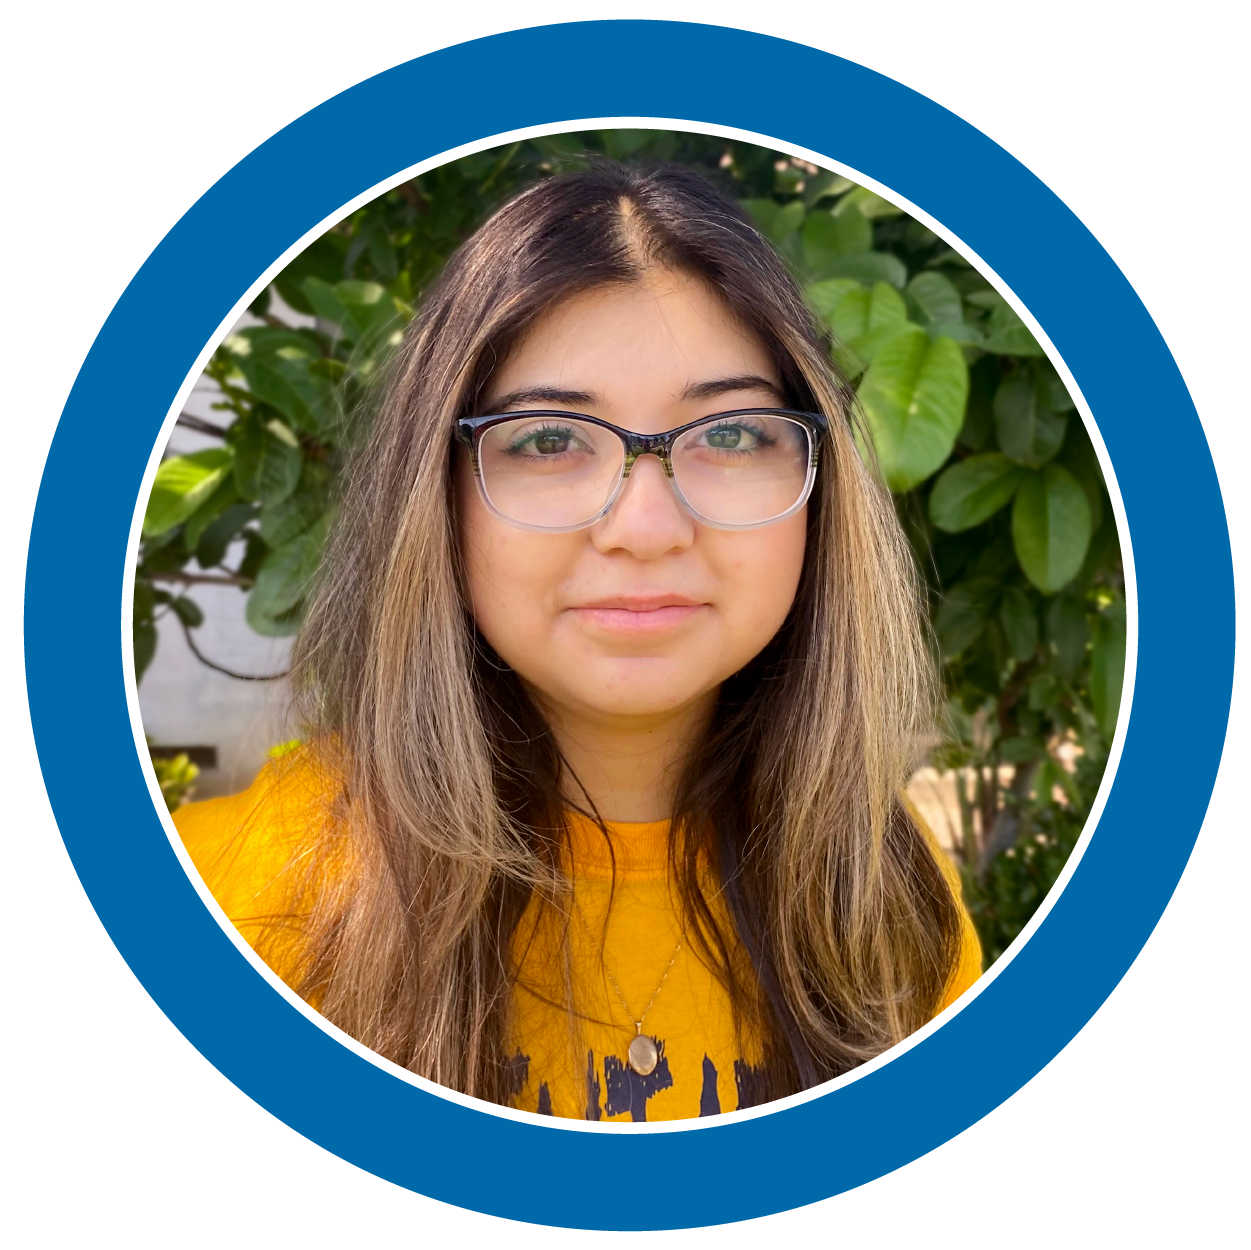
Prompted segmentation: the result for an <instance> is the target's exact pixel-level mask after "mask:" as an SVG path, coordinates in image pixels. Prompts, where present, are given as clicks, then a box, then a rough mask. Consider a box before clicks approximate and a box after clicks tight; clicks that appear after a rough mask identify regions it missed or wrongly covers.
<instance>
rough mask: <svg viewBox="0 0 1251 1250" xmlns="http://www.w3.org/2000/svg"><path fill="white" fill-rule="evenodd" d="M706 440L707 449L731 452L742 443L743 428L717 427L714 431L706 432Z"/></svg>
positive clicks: (733, 426) (732, 426)
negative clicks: (717, 448) (715, 448)
mask: <svg viewBox="0 0 1251 1250" xmlns="http://www.w3.org/2000/svg"><path fill="white" fill-rule="evenodd" d="M707 438H708V446H709V447H720V448H722V449H724V450H733V449H734V448H736V447H738V445H739V443H740V442H741V441H742V438H743V427H742V426H741V425H719V426H718V427H717V428H716V429H715V430H709V431H708V435H707Z"/></svg>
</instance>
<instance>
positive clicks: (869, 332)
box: [830, 282, 909, 373]
mask: <svg viewBox="0 0 1251 1250" xmlns="http://www.w3.org/2000/svg"><path fill="white" fill-rule="evenodd" d="M830 328H831V329H832V330H833V331H834V334H835V337H836V338H837V339H838V340H839V341H840V343H842V344H843V345H844V346H845V347H846V348H848V349H850V353H851V358H852V359H853V360H854V362H855V364H856V365H857V366H858V367H855V368H853V369H852V370H851V372H853V373H859V372H862V371H863V370H864V368H865V367H866V366H867V365H871V364H872V363H873V359H874V357H875V356H876V355H877V353H878V351H879V350H880V349H881V348H882V347H884V346H885V345H886V344H887V343H889V342H890V341H891V339H893V338H895V337H896V335H898V334H899V333H901V332H902V331H905V330H907V329H908V328H909V324H908V306H907V305H906V304H905V303H904V301H903V296H902V295H900V294H899V292H898V291H897V290H895V288H894V287H893V286H891V285H890V284H889V283H886V282H875V283H874V284H873V289H872V290H871V291H866V290H864V289H863V287H862V288H860V289H859V290H857V291H856V292H853V293H852V294H850V295H847V296H846V297H845V298H844V299H843V301H842V303H840V304H839V306H838V307H837V308H836V309H835V310H834V313H833V316H832V318H831V322H830Z"/></svg>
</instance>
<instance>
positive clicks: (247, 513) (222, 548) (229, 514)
mask: <svg viewBox="0 0 1251 1250" xmlns="http://www.w3.org/2000/svg"><path fill="white" fill-rule="evenodd" d="M255 515H256V509H255V507H253V505H252V504H250V503H235V504H231V505H230V507H229V508H227V509H226V511H225V512H223V513H222V514H221V516H219V517H217V518H216V520H214V521H213V523H212V524H211V525H209V526H207V527H206V528H205V530H204V532H203V533H202V534H201V535H200V539H199V541H198V542H197V544H196V546H195V558H196V562H197V563H198V564H199V566H200V567H201V568H202V569H211V568H216V567H217V565H219V564H220V563H221V562H222V560H224V559H225V558H226V549H227V548H228V547H229V546H230V544H231V542H232V541H233V540H234V539H235V537H236V536H237V535H238V534H239V531H240V530H242V529H243V527H244V526H245V525H246V524H247V523H248V522H249V521H250V520H251V519H252V518H253V517H254V516H255ZM187 545H188V546H190V545H191V543H190V540H188V543H187Z"/></svg>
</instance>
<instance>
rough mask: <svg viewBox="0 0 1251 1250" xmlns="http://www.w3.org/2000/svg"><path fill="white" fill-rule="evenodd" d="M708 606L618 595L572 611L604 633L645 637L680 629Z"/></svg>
mask: <svg viewBox="0 0 1251 1250" xmlns="http://www.w3.org/2000/svg"><path fill="white" fill-rule="evenodd" d="M708 606H709V605H708V604H707V603H702V602H700V601H698V600H695V599H688V598H686V597H685V596H683V595H651V596H625V595H615V596H612V597H610V598H607V599H598V600H596V601H595V602H593V603H584V604H579V605H578V606H577V607H575V608H571V609H570V611H572V612H575V613H576V614H577V615H578V616H579V617H580V618H581V619H583V620H584V621H586V622H587V623H588V624H592V625H596V626H599V627H600V628H602V629H608V630H612V631H614V632H630V633H643V632H649V631H652V630H663V629H669V628H672V627H673V626H675V625H680V624H682V623H683V622H685V621H687V620H689V619H690V618H691V617H692V616H694V615H695V614H696V613H698V612H700V611H702V610H703V609H704V608H706V607H708Z"/></svg>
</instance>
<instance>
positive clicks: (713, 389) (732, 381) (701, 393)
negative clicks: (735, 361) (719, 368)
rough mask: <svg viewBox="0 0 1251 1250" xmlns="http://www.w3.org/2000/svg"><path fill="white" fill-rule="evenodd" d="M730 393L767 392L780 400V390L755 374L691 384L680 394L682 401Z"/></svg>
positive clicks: (772, 383) (710, 397)
mask: <svg viewBox="0 0 1251 1250" xmlns="http://www.w3.org/2000/svg"><path fill="white" fill-rule="evenodd" d="M731 391H768V392H769V394H771V395H773V396H774V397H775V398H776V399H782V398H783V395H782V391H781V388H780V387H778V385H777V384H776V383H774V382H770V381H769V379H768V378H762V377H761V376H760V375H759V374H756V373H744V374H740V375H739V376H738V377H735V378H713V379H712V380H710V381H708V382H692V383H691V385H690V386H688V387H687V388H686V390H684V391H683V392H682V395H681V398H682V399H712V398H713V397H714V396H716V395H725V394H728V393H729V392H731Z"/></svg>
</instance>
